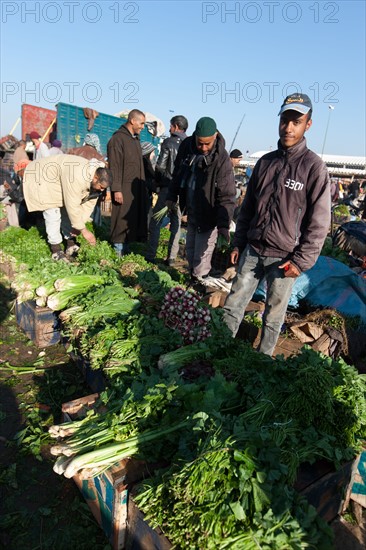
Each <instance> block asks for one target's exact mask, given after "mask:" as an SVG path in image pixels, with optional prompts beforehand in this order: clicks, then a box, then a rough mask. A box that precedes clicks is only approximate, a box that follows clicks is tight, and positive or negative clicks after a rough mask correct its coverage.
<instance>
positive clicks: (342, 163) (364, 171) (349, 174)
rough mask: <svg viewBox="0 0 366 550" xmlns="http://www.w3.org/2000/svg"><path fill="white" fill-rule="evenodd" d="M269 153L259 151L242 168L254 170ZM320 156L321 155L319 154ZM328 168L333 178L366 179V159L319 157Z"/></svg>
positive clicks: (335, 156) (247, 159)
mask: <svg viewBox="0 0 366 550" xmlns="http://www.w3.org/2000/svg"><path fill="white" fill-rule="evenodd" d="M266 153H268V151H258V152H257V153H253V154H252V155H249V157H247V158H246V159H243V160H242V161H241V162H240V166H242V167H247V166H249V167H250V168H253V167H254V166H255V163H256V162H257V160H258V159H260V158H261V157H263V155H265V154H266ZM318 155H319V153H318ZM319 157H321V158H322V159H323V160H324V162H325V163H326V165H327V167H328V171H329V174H330V175H331V176H332V177H339V178H351V179H352V178H360V179H366V157H354V156H346V155H319Z"/></svg>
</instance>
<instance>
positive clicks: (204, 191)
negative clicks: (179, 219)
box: [167, 117, 236, 283]
mask: <svg viewBox="0 0 366 550" xmlns="http://www.w3.org/2000/svg"><path fill="white" fill-rule="evenodd" d="M235 196H236V189H235V180H234V173H233V169H232V165H231V161H230V158H229V154H228V153H227V151H226V149H225V140H224V138H223V136H222V134H220V132H219V131H218V129H217V126H216V122H215V121H214V119H213V118H210V117H202V118H200V119H199V121H198V122H197V124H196V129H195V131H194V132H193V135H192V136H190V137H188V138H186V139H185V140H184V141H183V143H182V144H181V146H180V148H179V151H178V156H177V159H176V161H175V169H174V173H173V178H172V181H171V184H170V186H169V191H168V195H167V206H168V208H172V207H173V205H174V204H175V203H176V202H177V200H178V197H179V205H180V208H181V210H182V213H183V212H185V213H186V215H187V238H186V256H187V260H188V265H189V268H190V270H191V275H192V279H193V282H195V281H198V282H200V283H204V279H205V277H207V275H208V274H209V272H210V269H211V258H212V253H213V251H214V248H215V244H216V241H217V237H218V235H223V236H224V237H225V239H226V240H227V242H229V240H230V233H229V227H230V222H231V219H232V217H233V213H234V208H235Z"/></svg>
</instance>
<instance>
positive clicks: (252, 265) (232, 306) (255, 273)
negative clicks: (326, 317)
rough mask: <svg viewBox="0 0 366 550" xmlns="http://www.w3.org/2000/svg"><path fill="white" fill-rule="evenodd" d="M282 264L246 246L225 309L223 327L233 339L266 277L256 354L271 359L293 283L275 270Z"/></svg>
mask: <svg viewBox="0 0 366 550" xmlns="http://www.w3.org/2000/svg"><path fill="white" fill-rule="evenodd" d="M284 260H285V258H270V257H266V256H260V255H259V254H257V253H256V252H255V250H253V248H252V247H251V246H250V245H248V246H247V247H246V248H245V250H244V252H243V253H242V255H241V256H240V259H239V265H238V272H237V275H236V277H235V279H234V282H233V286H232V288H231V292H230V294H229V296H228V297H227V299H226V302H225V306H224V320H225V323H226V324H227V326H228V327H229V329H230V330H231V332H232V334H233V336H235V335H236V333H237V332H238V329H239V325H240V323H241V321H242V319H243V317H244V313H245V309H246V307H247V305H248V303H249V302H250V300H251V299H252V296H253V294H254V292H255V291H256V288H257V286H258V284H259V282H260V281H261V279H263V278H264V277H265V279H266V282H267V295H266V305H265V310H264V314H263V327H262V334H261V341H260V344H259V347H258V351H261V352H262V353H265V354H267V355H272V353H273V351H274V348H275V347H276V344H277V340H278V337H279V335H280V332H281V327H282V324H283V321H284V319H285V315H286V310H287V305H288V302H289V300H290V297H291V291H292V287H293V284H294V282H295V279H294V278H292V277H285V276H284V272H283V269H279V268H278V266H279V265H281V264H282V263H283V262H284Z"/></svg>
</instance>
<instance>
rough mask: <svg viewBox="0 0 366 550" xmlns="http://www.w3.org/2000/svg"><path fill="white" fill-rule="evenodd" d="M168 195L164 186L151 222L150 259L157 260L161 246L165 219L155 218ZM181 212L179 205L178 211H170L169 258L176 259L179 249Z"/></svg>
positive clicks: (148, 257) (148, 247) (148, 248)
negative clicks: (161, 234) (161, 233)
mask: <svg viewBox="0 0 366 550" xmlns="http://www.w3.org/2000/svg"><path fill="white" fill-rule="evenodd" d="M167 195H168V188H167V187H162V188H161V189H160V191H159V195H158V200H157V202H156V204H155V206H154V210H153V215H152V217H151V220H150V224H149V242H148V246H147V252H146V258H147V259H149V260H155V256H156V251H157V249H158V246H159V239H160V229H161V226H162V224H163V221H164V220H161V221H160V222H158V221H156V220H155V219H154V214H156V212H159V210H161V209H162V208H164V206H165V203H166V197H167ZM181 217H182V216H181V212H180V209H179V206H178V207H177V210H176V211H173V210H172V211H171V212H170V213H169V218H170V239H169V244H168V258H167V259H168V260H175V259H176V257H177V254H178V251H179V239H180V225H181Z"/></svg>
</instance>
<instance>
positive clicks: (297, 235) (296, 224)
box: [295, 208, 302, 244]
mask: <svg viewBox="0 0 366 550" xmlns="http://www.w3.org/2000/svg"><path fill="white" fill-rule="evenodd" d="M301 212H302V208H298V209H297V217H296V223H295V244H299V221H300V216H301Z"/></svg>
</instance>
